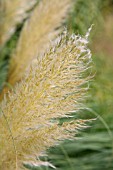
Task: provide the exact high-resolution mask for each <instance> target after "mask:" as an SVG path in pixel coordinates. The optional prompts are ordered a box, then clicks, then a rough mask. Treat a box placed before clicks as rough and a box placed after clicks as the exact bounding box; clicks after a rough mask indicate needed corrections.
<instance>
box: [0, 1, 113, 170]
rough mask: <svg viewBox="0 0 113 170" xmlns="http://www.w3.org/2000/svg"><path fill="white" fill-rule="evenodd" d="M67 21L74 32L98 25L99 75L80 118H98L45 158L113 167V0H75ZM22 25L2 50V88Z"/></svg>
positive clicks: (62, 166)
mask: <svg viewBox="0 0 113 170" xmlns="http://www.w3.org/2000/svg"><path fill="white" fill-rule="evenodd" d="M65 24H66V26H67V27H68V29H69V31H70V32H75V33H76V34H82V35H85V33H86V32H87V30H88V28H89V27H90V26H91V25H92V24H94V26H93V28H92V31H91V35H90V38H89V41H90V43H89V46H90V49H91V51H92V58H93V67H92V73H93V74H95V76H94V77H93V79H92V80H91V82H90V83H89V87H90V89H89V92H88V97H87V100H86V103H85V106H87V108H88V109H83V110H82V111H81V113H78V114H77V115H76V117H77V116H78V117H79V118H80V117H81V118H96V120H94V121H92V122H91V123H90V128H87V129H85V130H84V131H82V132H80V134H78V136H77V139H76V140H75V141H65V142H64V143H63V144H61V145H59V146H57V147H55V148H51V149H50V150H48V155H49V156H48V157H47V158H46V157H45V158H42V159H44V160H49V161H50V162H51V163H53V164H54V165H55V166H56V167H57V169H58V170H113V0H75V5H74V6H73V9H72V11H71V12H70V14H69V17H68V19H67V21H66V23H65ZM21 27H22V25H19V26H18V28H17V31H16V33H15V35H13V37H12V38H11V39H10V40H9V41H8V42H7V44H6V46H5V48H3V49H2V50H0V55H1V57H0V90H1V89H2V87H3V86H4V84H5V83H6V79H7V71H8V63H9V56H10V53H11V51H12V50H13V49H14V48H15V45H16V42H17V39H18V36H19V33H20V30H21ZM31 169H32V170H33V169H34V168H31ZM35 169H36V168H35ZM35 169H34V170H35ZM37 169H40V170H42V169H46V170H49V169H50V168H48V167H46V168H43V167H41V168H37Z"/></svg>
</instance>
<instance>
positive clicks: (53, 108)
mask: <svg viewBox="0 0 113 170" xmlns="http://www.w3.org/2000/svg"><path fill="white" fill-rule="evenodd" d="M88 34H89V33H88ZM88 34H86V37H80V36H76V35H68V34H67V33H66V32H65V33H64V34H62V35H61V36H59V37H58V38H57V39H56V41H55V42H54V43H53V44H52V45H51V48H50V49H49V50H48V51H47V52H46V53H45V54H44V55H43V56H42V57H41V56H40V57H37V59H34V60H33V61H32V63H31V65H30V66H29V68H28V69H27V71H26V74H25V76H24V79H23V80H22V81H21V82H20V83H18V84H17V85H16V86H15V88H14V90H13V91H12V92H9V95H8V98H4V100H3V101H2V103H1V114H0V135H1V137H0V169H3V170H14V169H16V170H20V169H21V170H22V169H24V168H25V167H24V166H22V165H23V163H29V164H31V165H34V166H40V165H50V164H49V163H46V162H45V163H43V162H40V161H37V160H36V158H38V157H39V156H40V155H42V153H43V152H44V151H45V150H46V149H47V148H49V147H51V146H53V145H56V144H58V143H59V141H62V140H64V139H73V138H74V136H75V134H76V133H77V131H78V130H79V129H82V128H84V127H85V122H86V121H85V120H73V121H67V122H64V123H62V124H61V123H59V119H57V118H62V117H67V118H68V117H69V116H71V113H72V112H76V111H79V110H80V107H81V103H82V102H83V100H84V97H85V93H86V90H87V88H84V87H82V85H83V84H85V83H87V82H88V80H89V77H84V76H83V74H84V73H85V71H86V70H87V69H88V68H89V65H90V62H91V53H90V50H89V49H87V43H88V40H87V36H88Z"/></svg>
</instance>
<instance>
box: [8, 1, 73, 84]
mask: <svg viewBox="0 0 113 170" xmlns="http://www.w3.org/2000/svg"><path fill="white" fill-rule="evenodd" d="M71 1H72V0H57V1H56V0H42V1H40V3H39V4H38V6H37V7H36V8H35V10H34V11H33V13H32V16H31V18H30V19H29V20H28V21H26V23H25V26H24V28H23V30H22V32H21V35H20V39H19V42H18V44H17V48H16V50H15V53H14V54H13V56H12V57H11V64H10V71H9V80H8V82H9V83H10V84H11V85H14V84H15V83H16V82H18V81H19V80H20V79H21V78H22V77H23V74H24V73H25V69H26V67H27V66H28V65H29V64H30V63H31V60H32V59H33V58H36V57H37V55H38V54H41V53H43V52H44V51H45V49H47V48H48V45H49V42H50V41H51V40H52V39H53V38H55V36H56V35H57V34H58V33H59V31H58V30H56V28H58V27H59V26H60V25H61V23H62V21H63V19H64V17H65V16H66V13H67V11H68V8H69V7H70V5H71V4H72V3H71Z"/></svg>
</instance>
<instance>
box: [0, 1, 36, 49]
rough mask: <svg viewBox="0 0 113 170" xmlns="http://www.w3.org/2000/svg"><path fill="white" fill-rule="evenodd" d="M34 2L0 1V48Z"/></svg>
mask: <svg viewBox="0 0 113 170" xmlns="http://www.w3.org/2000/svg"><path fill="white" fill-rule="evenodd" d="M35 3H36V0H0V46H3V45H4V43H5V42H6V41H7V40H8V39H9V38H10V37H11V35H12V34H13V33H14V32H15V28H16V26H17V24H19V23H21V22H22V21H23V19H25V18H26V16H27V11H28V10H30V9H31V8H32V7H33V6H34V4H35Z"/></svg>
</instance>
